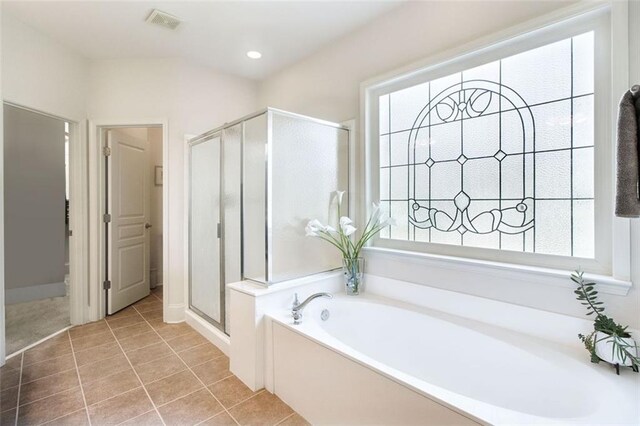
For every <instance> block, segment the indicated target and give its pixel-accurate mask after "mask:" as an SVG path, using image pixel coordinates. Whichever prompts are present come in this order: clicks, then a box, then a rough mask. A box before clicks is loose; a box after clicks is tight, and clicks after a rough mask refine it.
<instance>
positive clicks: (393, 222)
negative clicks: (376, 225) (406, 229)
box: [380, 216, 396, 228]
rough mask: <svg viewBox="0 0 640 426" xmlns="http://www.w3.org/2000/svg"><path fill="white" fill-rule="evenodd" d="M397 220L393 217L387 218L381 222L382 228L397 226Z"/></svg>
mask: <svg viewBox="0 0 640 426" xmlns="http://www.w3.org/2000/svg"><path fill="white" fill-rule="evenodd" d="M395 225H396V220H395V219H394V218H392V217H391V216H387V217H385V218H384V219H382V220H381V221H380V226H382V227H384V228H386V227H387V226H395Z"/></svg>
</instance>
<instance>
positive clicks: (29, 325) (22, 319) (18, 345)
mask: <svg viewBox="0 0 640 426" xmlns="http://www.w3.org/2000/svg"><path fill="white" fill-rule="evenodd" d="M5 311H6V317H5V320H6V344H7V355H10V354H12V353H14V352H16V351H19V350H21V349H24V348H26V347H27V346H29V345H31V344H33V343H36V342H37V341H39V340H41V339H44V338H45V337H47V336H50V335H51V334H53V333H55V332H57V331H60V330H62V329H63V328H65V327H68V326H70V325H71V322H70V320H69V297H68V296H64V297H52V298H50V299H43V300H35V301H32V302H25V303H16V304H13V305H6V309H5Z"/></svg>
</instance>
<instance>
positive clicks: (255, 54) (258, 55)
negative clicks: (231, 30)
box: [247, 50, 262, 59]
mask: <svg viewBox="0 0 640 426" xmlns="http://www.w3.org/2000/svg"><path fill="white" fill-rule="evenodd" d="M247 56H248V57H250V58H251V59H260V58H262V53H260V52H256V51H255V50H250V51H248V52H247Z"/></svg>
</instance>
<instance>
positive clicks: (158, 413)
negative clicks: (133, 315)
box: [87, 311, 166, 425]
mask: <svg viewBox="0 0 640 426" xmlns="http://www.w3.org/2000/svg"><path fill="white" fill-rule="evenodd" d="M136 312H138V311H136ZM138 315H139V314H138ZM143 319H144V318H143ZM105 322H106V323H107V326H108V327H109V330H110V331H111V334H112V335H113V338H114V339H116V343H117V344H118V346H119V347H120V350H121V351H122V353H123V355H124V357H125V358H126V360H127V362H128V363H129V366H130V367H131V369H132V370H133V374H135V375H136V377H137V378H138V381H139V382H140V385H141V386H142V389H143V390H144V393H145V394H146V395H147V398H149V401H151V405H152V406H153V409H154V410H155V411H156V414H157V415H158V417H160V421H161V422H162V424H163V425H166V423H165V422H164V419H163V418H162V416H161V415H160V411H158V407H157V406H156V403H155V402H153V399H151V395H149V392H148V391H147V388H146V387H145V385H144V383H142V379H140V376H139V375H138V372H137V371H136V369H135V368H134V367H133V364H132V363H131V360H130V359H129V357H128V356H127V353H126V352H125V351H124V349H123V348H122V345H120V342H119V341H118V339H117V338H116V335H115V334H114V333H113V329H112V328H111V326H110V325H109V323H108V322H107V321H105ZM131 390H133V389H131ZM88 412H89V410H87V413H88ZM127 420H130V419H127ZM127 420H125V421H127Z"/></svg>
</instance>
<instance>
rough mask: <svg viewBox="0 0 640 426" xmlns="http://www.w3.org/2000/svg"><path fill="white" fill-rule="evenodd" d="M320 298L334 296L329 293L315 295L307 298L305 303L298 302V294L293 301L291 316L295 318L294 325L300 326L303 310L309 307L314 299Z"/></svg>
mask: <svg viewBox="0 0 640 426" xmlns="http://www.w3.org/2000/svg"><path fill="white" fill-rule="evenodd" d="M318 297H328V298H332V297H333V295H331V294H329V293H315V294H312V295H311V296H309V297H307V298H306V299H305V300H304V302H302V303H300V302H298V293H296V298H295V300H294V301H293V306H292V307H291V316H292V317H293V323H294V324H300V320H301V319H302V310H303V309H304V308H305V306H307V305H308V304H309V303H310V302H311V301H312V300H313V299H317V298H318Z"/></svg>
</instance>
